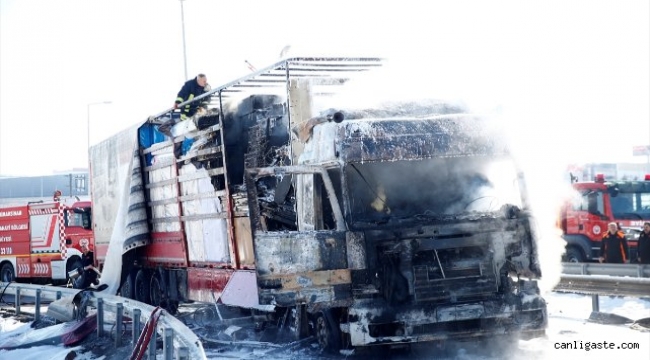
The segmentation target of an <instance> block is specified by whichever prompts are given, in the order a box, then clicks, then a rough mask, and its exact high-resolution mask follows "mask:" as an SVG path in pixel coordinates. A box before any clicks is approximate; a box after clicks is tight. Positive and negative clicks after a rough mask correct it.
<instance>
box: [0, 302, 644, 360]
mask: <svg viewBox="0 0 650 360" xmlns="http://www.w3.org/2000/svg"><path fill="white" fill-rule="evenodd" d="M545 298H546V301H547V303H548V314H549V325H548V329H547V331H546V336H545V337H542V338H537V339H532V340H528V341H524V340H520V341H519V343H518V346H516V347H513V348H512V349H511V350H510V351H509V352H508V354H503V353H498V352H497V353H496V354H494V353H491V354H488V353H487V352H486V351H485V349H483V348H480V347H479V346H476V345H473V344H471V343H467V344H464V345H461V346H460V347H459V348H457V349H455V350H454V351H453V352H452V353H448V354H447V356H448V357H447V358H449V359H504V358H509V359H514V360H518V359H526V360H531V359H533V360H536V359H539V360H542V359H557V358H560V359H562V358H575V359H581V358H585V359H586V358H591V359H593V358H604V357H605V356H607V357H611V356H625V358H630V359H648V358H650V330H649V329H641V330H639V329H633V328H631V327H630V325H629V324H622V325H602V324H596V323H592V322H589V321H587V319H588V318H589V315H590V313H591V297H590V296H583V295H578V294H563V293H555V292H554V293H549V294H547V295H546V296H545ZM600 309H601V312H606V313H613V314H617V315H620V316H625V317H627V318H630V319H632V320H638V319H641V318H647V317H650V299H637V298H630V297H625V298H622V297H608V296H601V297H600ZM0 329H1V330H0V340H2V339H3V337H4V336H6V335H7V334H9V333H10V332H11V334H17V333H20V332H23V331H28V330H29V329H30V328H29V325H28V324H24V323H21V322H18V321H16V319H14V318H2V319H0ZM129 336H130V334H125V337H124V339H125V340H124V342H123V343H124V344H125V345H124V346H122V347H121V348H120V349H117V350H116V349H115V348H114V347H112V340H110V339H109V338H102V339H97V338H96V335H95V334H93V335H91V336H90V337H89V338H88V339H86V340H84V342H83V343H82V344H79V345H78V346H76V347H73V348H65V347H63V346H39V347H33V348H30V349H20V350H11V351H6V350H0V360H4V359H20V360H32V359H34V360H42V359H45V358H47V359H65V357H66V355H67V354H68V353H70V352H71V351H75V353H76V354H77V356H76V357H75V358H74V359H81V360H110V359H123V358H126V357H128V355H129V354H130V346H131V344H130V341H129V340H128V337H129ZM603 343H607V344H610V343H611V344H614V348H613V349H598V348H597V347H598V345H597V344H603ZM635 343H638V344H639V348H638V349H622V348H621V347H622V346H626V345H623V344H635ZM567 344H568V345H575V346H576V347H577V349H566V348H564V349H563V348H562V347H563V346H564V347H566V346H568V345H567ZM312 345H313V344H310V343H307V344H306V345H305V346H306V348H305V347H302V348H295V347H294V348H291V349H281V350H280V351H276V352H274V353H273V356H272V357H269V356H268V355H267V356H264V354H265V352H263V351H255V350H250V349H248V350H246V349H242V348H239V347H236V346H232V347H230V348H228V347H225V348H219V349H211V348H206V354H207V356H208V358H209V359H223V358H235V359H259V358H260V357H268V358H273V359H304V358H307V359H317V358H320V359H323V358H329V359H338V358H340V359H343V358H346V359H359V358H363V357H360V356H355V355H352V356H344V355H340V356H326V355H323V354H319V353H318V351H315V350H314V349H313V348H312ZM617 347H618V348H617ZM587 348H589V349H587ZM497 350H500V349H497ZM432 353H435V354H436V355H439V353H437V350H436V349H433V348H431V347H428V348H427V347H426V346H420V347H419V350H416V351H412V352H411V353H409V354H408V355H405V354H402V355H400V354H397V355H394V356H392V357H393V358H395V359H426V358H430V357H431V356H432Z"/></svg>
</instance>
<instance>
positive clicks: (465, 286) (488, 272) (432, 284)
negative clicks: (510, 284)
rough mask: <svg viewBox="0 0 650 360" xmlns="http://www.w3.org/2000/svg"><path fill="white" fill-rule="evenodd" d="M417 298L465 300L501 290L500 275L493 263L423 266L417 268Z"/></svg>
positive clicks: (415, 267)
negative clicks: (498, 281) (497, 274)
mask: <svg viewBox="0 0 650 360" xmlns="http://www.w3.org/2000/svg"><path fill="white" fill-rule="evenodd" d="M413 275H414V291H415V300H416V301H431V300H451V301H455V300H461V299H463V298H473V297H476V296H481V295H488V294H493V293H495V292H496V291H497V288H498V284H497V278H496V275H495V273H494V270H493V267H492V263H491V262H489V261H488V262H475V263H473V264H463V265H462V266H453V265H452V266H445V265H444V264H443V267H442V270H441V269H440V267H439V266H430V265H419V266H414V267H413Z"/></svg>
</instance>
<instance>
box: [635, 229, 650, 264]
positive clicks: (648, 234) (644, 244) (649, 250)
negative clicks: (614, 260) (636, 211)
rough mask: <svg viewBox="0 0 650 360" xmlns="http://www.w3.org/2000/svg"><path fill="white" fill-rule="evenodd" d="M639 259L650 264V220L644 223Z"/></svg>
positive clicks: (642, 262) (640, 238) (640, 239)
mask: <svg viewBox="0 0 650 360" xmlns="http://www.w3.org/2000/svg"><path fill="white" fill-rule="evenodd" d="M637 250H638V251H637V260H638V261H639V263H640V264H650V222H646V223H644V224H643V231H641V234H640V235H639V247H638V248H637Z"/></svg>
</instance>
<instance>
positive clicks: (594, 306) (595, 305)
mask: <svg viewBox="0 0 650 360" xmlns="http://www.w3.org/2000/svg"><path fill="white" fill-rule="evenodd" d="M591 311H594V312H599V311H600V304H599V301H598V294H595V295H591Z"/></svg>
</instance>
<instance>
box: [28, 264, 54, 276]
mask: <svg viewBox="0 0 650 360" xmlns="http://www.w3.org/2000/svg"><path fill="white" fill-rule="evenodd" d="M32 265H33V266H32V267H33V269H34V271H33V273H34V275H46V274H49V273H50V266H49V265H48V264H44V263H34V264H32Z"/></svg>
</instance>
